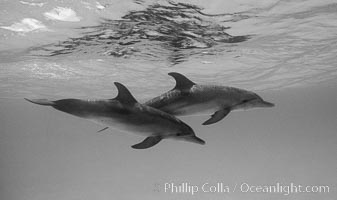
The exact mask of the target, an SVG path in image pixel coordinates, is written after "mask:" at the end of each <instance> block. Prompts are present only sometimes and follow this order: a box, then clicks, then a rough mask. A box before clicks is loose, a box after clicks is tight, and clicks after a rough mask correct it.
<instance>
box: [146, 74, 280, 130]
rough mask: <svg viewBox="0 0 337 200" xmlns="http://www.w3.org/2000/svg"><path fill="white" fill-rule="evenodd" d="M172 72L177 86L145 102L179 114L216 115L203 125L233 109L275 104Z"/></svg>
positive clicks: (247, 93) (252, 93)
mask: <svg viewBox="0 0 337 200" xmlns="http://www.w3.org/2000/svg"><path fill="white" fill-rule="evenodd" d="M169 75H170V76H172V77H173V78H174V79H175V81H176V86H175V87H174V88H173V89H172V90H170V91H168V92H166V93H164V94H162V95H160V96H158V97H155V98H153V99H151V100H149V101H147V102H145V103H144V104H145V105H147V106H151V107H153V108H157V109H159V110H162V111H164V112H166V113H169V114H172V115H178V116H186V115H204V114H207V115H208V114H212V116H211V118H210V119H208V120H207V121H205V122H204V123H203V125H209V124H213V123H216V122H218V121H220V120H221V119H223V118H224V117H226V115H228V113H229V112H231V111H232V110H238V109H249V108H256V107H273V106H274V104H272V103H269V102H267V101H264V100H263V99H262V98H261V97H260V96H259V95H257V94H255V93H254V92H250V91H247V90H243V89H239V88H234V87H225V86H218V85H199V84H196V83H194V82H192V81H191V80H189V79H188V78H186V77H185V76H184V75H182V74H179V73H177V72H171V73H169Z"/></svg>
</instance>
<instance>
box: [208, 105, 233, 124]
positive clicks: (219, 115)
mask: <svg viewBox="0 0 337 200" xmlns="http://www.w3.org/2000/svg"><path fill="white" fill-rule="evenodd" d="M230 111H231V109H230V108H225V109H222V110H218V111H216V112H215V113H214V114H213V115H212V117H211V118H210V119H208V120H207V121H205V122H204V123H202V125H210V124H214V123H216V122H218V121H220V120H222V119H223V118H224V117H226V116H227V115H228V113H229V112H230Z"/></svg>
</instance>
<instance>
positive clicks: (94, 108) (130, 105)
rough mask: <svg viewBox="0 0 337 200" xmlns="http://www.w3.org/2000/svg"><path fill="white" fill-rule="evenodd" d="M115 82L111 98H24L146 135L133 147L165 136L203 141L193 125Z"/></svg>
mask: <svg viewBox="0 0 337 200" xmlns="http://www.w3.org/2000/svg"><path fill="white" fill-rule="evenodd" d="M114 84H115V85H116V87H117V89H118V95H117V97H116V98H114V99H106V100H80V99H62V100H57V101H49V100H46V99H35V100H30V99H26V100H27V101H30V102H32V103H35V104H39V105H45V106H52V107H53V108H55V109H57V110H60V111H62V112H66V113H68V114H71V115H75V116H78V117H81V118H85V119H89V120H91V121H94V122H98V123H100V124H105V125H108V126H111V127H113V128H118V129H120V130H124V131H126V132H133V133H138V134H142V135H144V136H146V139H145V140H144V141H142V142H140V143H138V144H135V145H133V146H132V148H135V149H146V148H149V147H152V146H154V145H156V144H157V143H158V142H160V141H161V140H162V139H165V138H174V139H178V140H185V141H189V142H194V143H198V144H205V142H204V141H203V140H202V139H200V138H198V137H197V136H195V134H194V131H193V130H192V128H191V127H190V126H188V125H187V124H185V123H184V122H182V121H181V120H179V119H177V118H176V117H174V116H172V115H170V114H167V113H165V112H163V111H160V110H158V109H155V108H152V107H149V106H146V105H142V104H140V103H138V102H137V101H136V99H135V98H134V97H133V96H132V95H131V93H130V92H129V90H128V89H127V88H126V87H125V86H124V85H122V84H120V83H118V82H115V83H114ZM105 129H106V128H105Z"/></svg>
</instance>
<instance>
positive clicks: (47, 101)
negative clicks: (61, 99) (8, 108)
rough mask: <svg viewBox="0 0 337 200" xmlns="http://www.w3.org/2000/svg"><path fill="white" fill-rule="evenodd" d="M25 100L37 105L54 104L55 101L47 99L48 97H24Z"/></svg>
mask: <svg viewBox="0 0 337 200" xmlns="http://www.w3.org/2000/svg"><path fill="white" fill-rule="evenodd" d="M24 99H25V100H27V101H29V102H32V103H35V104H38V105H43V106H54V105H55V102H53V101H49V100H48V99H27V98H24Z"/></svg>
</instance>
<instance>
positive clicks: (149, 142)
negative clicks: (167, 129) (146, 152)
mask: <svg viewBox="0 0 337 200" xmlns="http://www.w3.org/2000/svg"><path fill="white" fill-rule="evenodd" d="M161 140H162V137H161V136H150V137H147V138H146V139H145V140H143V141H142V142H140V143H138V144H135V145H133V146H131V147H132V148H134V149H147V148H150V147H153V146H154V145H156V144H158V143H159V142H160V141H161Z"/></svg>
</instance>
